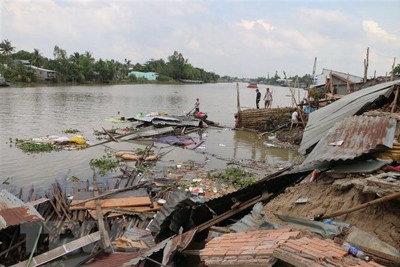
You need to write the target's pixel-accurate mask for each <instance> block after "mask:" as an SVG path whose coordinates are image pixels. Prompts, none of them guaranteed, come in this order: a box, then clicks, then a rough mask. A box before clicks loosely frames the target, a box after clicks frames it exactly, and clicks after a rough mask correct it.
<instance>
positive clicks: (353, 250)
mask: <svg viewBox="0 0 400 267" xmlns="http://www.w3.org/2000/svg"><path fill="white" fill-rule="evenodd" d="M341 246H342V248H344V249H346V250H347V252H348V253H349V254H350V255H353V256H354V257H357V258H359V259H362V260H365V261H369V260H370V258H369V257H368V256H367V255H366V254H365V253H364V252H362V251H361V250H360V249H359V248H357V247H355V246H352V245H350V244H349V243H347V242H343V243H342V245H341Z"/></svg>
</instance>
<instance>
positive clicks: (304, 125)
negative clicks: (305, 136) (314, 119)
mask: <svg viewBox="0 0 400 267" xmlns="http://www.w3.org/2000/svg"><path fill="white" fill-rule="evenodd" d="M283 75H285V80H286V82H288V79H287V77H286V72H285V71H283ZM289 90H290V93H291V95H292V102H293V103H294V106H295V107H297V101H296V97H295V95H294V92H293V88H292V87H291V86H289ZM297 111H298V113H299V116H300V119H301V123H302V124H303V127H304V128H305V127H306V123H305V119H304V116H303V113H302V111H301V110H300V109H299V108H297Z"/></svg>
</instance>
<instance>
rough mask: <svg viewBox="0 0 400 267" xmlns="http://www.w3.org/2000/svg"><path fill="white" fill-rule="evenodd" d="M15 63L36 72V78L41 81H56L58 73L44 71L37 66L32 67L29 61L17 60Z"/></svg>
mask: <svg viewBox="0 0 400 267" xmlns="http://www.w3.org/2000/svg"><path fill="white" fill-rule="evenodd" d="M15 62H16V63H21V64H23V65H24V66H25V67H27V68H31V69H33V70H35V74H36V77H37V78H38V79H39V80H45V81H52V80H55V79H56V72H55V71H54V70H48V69H43V68H39V67H36V66H32V65H31V62H30V61H29V60H24V59H16V60H15Z"/></svg>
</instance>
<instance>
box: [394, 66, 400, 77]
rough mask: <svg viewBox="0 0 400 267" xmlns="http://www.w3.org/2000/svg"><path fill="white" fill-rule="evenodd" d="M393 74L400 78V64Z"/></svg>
mask: <svg viewBox="0 0 400 267" xmlns="http://www.w3.org/2000/svg"><path fill="white" fill-rule="evenodd" d="M393 74H394V75H396V76H400V64H397V66H396V67H395V68H394V69H393Z"/></svg>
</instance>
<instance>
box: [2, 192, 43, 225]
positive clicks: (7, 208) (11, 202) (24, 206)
mask: <svg viewBox="0 0 400 267" xmlns="http://www.w3.org/2000/svg"><path fill="white" fill-rule="evenodd" d="M41 220H44V219H43V217H42V216H41V215H40V214H39V212H38V211H37V210H36V209H35V208H34V207H33V206H32V205H31V204H29V203H24V202H23V201H22V200H20V199H19V198H17V197H16V196H14V195H12V194H11V193H9V192H8V191H6V190H1V191H0V229H4V228H7V227H9V226H12V225H19V224H22V223H25V222H36V221H41Z"/></svg>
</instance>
